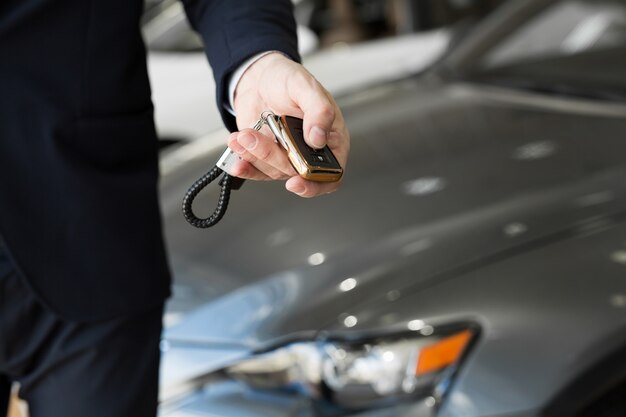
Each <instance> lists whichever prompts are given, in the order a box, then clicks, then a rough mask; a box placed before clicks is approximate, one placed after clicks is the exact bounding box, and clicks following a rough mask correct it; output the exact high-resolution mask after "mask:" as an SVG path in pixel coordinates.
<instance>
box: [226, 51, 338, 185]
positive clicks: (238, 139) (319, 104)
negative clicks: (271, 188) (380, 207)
mask: <svg viewBox="0 0 626 417" xmlns="http://www.w3.org/2000/svg"><path fill="white" fill-rule="evenodd" d="M234 101H235V102H234V107H235V114H236V115H237V126H239V128H240V129H242V130H240V131H239V132H234V133H233V134H231V135H230V138H229V139H228V146H229V147H230V148H231V149H232V150H233V151H234V152H236V153H237V154H239V156H241V157H242V158H243V160H242V161H238V162H237V163H236V164H235V165H234V166H233V168H232V171H231V173H232V174H233V175H235V176H237V177H241V178H246V179H254V180H287V182H286V184H285V186H286V188H287V189H288V190H289V191H291V192H293V193H295V194H297V195H299V196H301V197H315V196H318V195H321V194H326V193H330V192H333V191H335V190H336V189H337V188H339V183H338V182H335V183H322V182H313V181H307V180H305V179H303V178H301V177H300V176H299V175H297V173H296V171H295V170H294V169H293V167H292V166H291V164H290V163H289V159H288V158H287V155H286V153H285V152H284V150H283V149H282V147H281V146H280V145H279V144H277V143H276V142H275V141H274V136H273V135H272V133H271V132H270V131H269V129H267V127H265V128H264V129H262V130H261V131H260V132H257V131H255V130H253V129H250V126H252V125H254V123H255V122H256V121H257V120H258V119H259V116H260V115H261V113H262V112H264V111H266V110H271V111H273V112H275V113H276V114H280V115H288V116H295V117H300V118H302V119H304V126H303V127H304V140H305V141H306V142H307V144H308V145H309V146H311V147H313V148H323V147H324V146H325V145H328V147H330V149H331V150H332V151H333V153H334V154H335V156H336V157H337V160H338V161H339V163H340V164H341V166H342V168H344V170H345V167H346V162H347V160H348V152H349V150H350V136H349V134H348V130H347V129H346V126H345V123H344V120H343V116H342V114H341V111H340V110H339V107H337V104H336V103H335V101H334V100H333V98H332V97H331V95H330V93H328V91H326V90H325V89H324V87H322V86H321V85H320V83H319V82H317V80H316V79H315V78H314V77H313V76H312V75H311V74H310V73H309V72H308V71H307V70H306V69H304V67H303V66H302V65H300V64H298V63H296V62H293V61H291V60H290V59H288V58H286V57H285V56H283V55H282V54H280V53H270V54H267V55H265V56H263V57H262V58H260V59H259V60H258V61H256V62H255V63H254V64H252V65H251V66H250V68H248V69H247V70H246V72H245V73H244V74H243V76H242V77H241V79H240V81H239V84H237V89H236V90H235V100H234ZM266 129H267V130H266Z"/></svg>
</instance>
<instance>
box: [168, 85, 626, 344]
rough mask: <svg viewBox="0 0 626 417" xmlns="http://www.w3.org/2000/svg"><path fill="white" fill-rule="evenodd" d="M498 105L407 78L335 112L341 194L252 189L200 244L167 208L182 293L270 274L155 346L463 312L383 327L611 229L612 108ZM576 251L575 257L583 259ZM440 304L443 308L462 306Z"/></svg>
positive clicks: (615, 127)
mask: <svg viewBox="0 0 626 417" xmlns="http://www.w3.org/2000/svg"><path fill="white" fill-rule="evenodd" d="M509 95H510V98H514V100H513V99H511V100H509V99H508V98H505V99H502V100H500V99H498V98H495V96H494V95H493V94H491V95H490V94H487V92H486V91H484V90H483V89H481V88H465V87H464V86H459V85H440V84H438V83H437V82H433V83H427V82H425V81H418V80H412V79H409V80H404V81H399V82H396V83H392V84H389V85H384V86H381V87H380V88H378V89H371V90H368V91H367V92H365V93H363V94H360V95H352V96H350V97H348V98H347V99H346V100H344V101H343V103H341V104H342V108H343V109H344V113H345V116H346V120H347V122H348V125H349V127H350V130H351V133H352V154H351V160H350V162H349V165H348V167H347V174H346V177H345V179H344V184H343V187H342V189H341V190H340V191H339V192H337V193H335V194H332V195H328V196H324V197H320V198H317V199H313V200H304V199H299V198H297V197H294V196H291V195H289V194H288V193H286V192H285V191H284V190H283V186H282V184H278V183H252V182H248V183H246V184H245V185H244V187H243V188H242V189H241V190H240V191H237V192H236V193H234V194H233V196H232V200H231V205H230V208H229V212H228V214H227V215H226V217H225V219H224V220H222V222H221V223H220V224H219V225H218V226H217V227H216V228H214V229H210V230H208V231H207V230H196V229H193V228H192V227H190V226H188V225H186V224H185V223H184V220H183V218H182V216H181V215H180V213H179V207H178V206H176V207H174V206H173V205H172V206H171V207H170V206H168V205H167V204H165V206H164V216H165V220H166V234H167V238H168V244H169V249H170V253H171V255H172V261H173V267H174V271H175V273H176V279H177V288H178V289H179V294H181V293H182V294H187V295H188V296H189V297H190V298H193V297H192V296H190V295H191V294H199V293H202V291H203V290H202V288H205V287H207V286H211V285H214V286H216V287H221V288H224V289H231V288H237V287H241V286H243V285H245V284H247V283H251V282H254V281H257V280H258V279H259V278H261V277H269V278H267V279H265V280H263V281H260V282H258V283H256V284H251V285H248V286H246V287H244V288H243V289H239V290H237V291H234V292H233V293H231V294H229V295H227V296H225V297H222V298H220V299H218V300H216V301H214V302H212V303H209V304H207V305H205V306H204V307H202V308H200V309H198V310H197V311H196V312H195V313H193V314H191V315H189V316H188V317H187V318H186V319H185V320H184V321H183V322H181V323H179V324H178V325H176V326H174V327H172V328H170V329H169V330H168V332H167V337H168V338H169V339H171V340H178V341H193V342H198V343H212V342H214V341H218V342H223V341H224V340H232V341H237V342H238V343H243V344H247V345H249V346H258V345H259V344H264V343H267V342H269V341H272V340H275V339H277V338H281V337H285V336H287V335H295V334H300V335H302V336H305V337H306V336H310V335H311V334H314V333H315V332H317V331H319V330H323V329H330V330H333V329H335V330H336V329H342V328H344V324H343V323H344V320H345V317H347V315H354V316H355V317H357V318H358V324H357V326H356V327H355V329H367V328H371V327H380V326H385V325H388V324H389V323H396V324H397V323H402V320H404V319H409V318H415V317H436V316H437V315H455V314H458V315H463V314H465V313H464V312H466V311H477V310H471V309H465V310H464V309H461V308H459V307H456V306H455V304H451V303H449V302H448V301H446V298H445V297H444V298H443V299H442V298H441V297H440V298H439V299H438V303H437V304H438V305H439V306H440V308H438V309H433V310H432V311H427V309H426V308H425V307H422V306H420V304H417V303H411V302H410V301H406V302H403V303H398V305H402V309H400V310H398V309H397V308H394V309H393V314H392V313H391V309H390V307H388V306H390V305H392V304H394V303H391V302H392V301H396V300H399V299H403V300H407V298H405V297H406V296H408V295H411V296H413V295H412V294H416V293H417V292H422V293H426V294H427V290H428V289H429V288H434V287H436V286H438V285H443V283H444V282H448V281H450V280H451V279H461V278H463V277H464V276H465V275H466V274H468V273H470V272H472V271H476V270H478V271H480V270H481V269H482V268H487V267H488V266H489V265H492V264H499V263H502V262H505V261H506V260H507V259H511V260H513V259H515V258H516V257H519V256H523V254H525V253H534V252H533V251H538V252H537V253H539V255H536V256H541V255H540V254H541V251H542V250H544V249H542V248H544V247H545V248H547V247H551V245H558V244H564V243H563V242H566V241H568V240H570V239H571V238H573V237H574V236H577V235H579V234H580V233H582V234H585V233H589V232H590V231H595V230H596V229H597V230H603V229H605V228H608V227H610V226H611V225H612V224H613V223H619V222H621V217H620V216H621V214H620V213H621V212H622V211H623V210H625V209H626V202H625V195H626V193H625V187H626V181H625V179H626V164H625V162H624V159H623V154H624V151H625V150H626V143H625V142H624V141H623V134H622V132H624V129H625V128H626V123H625V122H624V118H623V117H615V116H616V115H620V114H621V115H624V114H626V112H625V111H624V109H623V108H619V107H616V108H611V109H610V111H608V110H607V111H606V112H603V107H602V106H601V105H598V106H596V105H594V104H592V103H587V104H584V103H583V104H584V105H574V106H570V107H571V108H570V107H568V103H567V102H565V101H564V102H559V103H557V102H554V103H551V102H541V101H539V102H537V103H535V102H533V100H532V99H531V100H526V101H525V100H523V99H520V97H517V96H515V94H514V93H510V94H509ZM505 97H508V96H505ZM524 97H526V96H524ZM528 97H532V96H528ZM522 98H523V97H522ZM604 113H606V115H603V114H604ZM216 155H217V154H215V155H211V156H209V157H207V159H206V160H202V161H198V160H195V161H192V162H190V163H189V164H187V165H185V166H182V167H180V169H178V170H176V171H174V172H171V173H170V174H168V175H167V176H166V177H165V178H164V179H163V193H164V194H165V195H167V194H168V193H172V192H173V190H176V192H178V193H180V190H182V189H184V188H185V186H187V185H189V184H191V183H192V182H193V180H194V179H195V178H196V177H198V176H199V175H201V174H202V172H203V171H204V170H206V166H205V165H206V161H212V160H213V159H214V158H216ZM215 191H216V190H211V192H207V193H206V194H204V195H201V196H200V197H199V199H198V204H197V209H198V210H199V211H202V210H204V211H206V212H209V211H210V210H212V207H213V205H214V203H215V201H216V199H217V193H216V192H215ZM559 242H560V243H559ZM578 242H579V244H580V245H581V246H580V247H579V248H578V249H577V250H574V249H573V252H572V253H577V252H578V251H580V250H582V248H583V247H584V244H585V243H584V241H578ZM615 250H618V249H615ZM605 258H606V259H608V254H607V257H605ZM605 258H603V260H606V259H605ZM541 260H542V262H546V263H548V261H549V258H547V255H546V259H541ZM577 260H578V259H577V258H574V259H573V260H572V261H573V262H575V261H577ZM581 261H582V260H581ZM504 265H505V266H506V265H507V263H506V262H505V263H504ZM514 265H515V263H514V262H512V261H511V269H514V268H515V266H514ZM183 266H184V268H183ZM504 270H505V271H506V268H504ZM546 271H547V270H546ZM511 272H512V273H511V274H510V275H511V278H509V277H504V276H503V277H502V279H503V280H504V279H511V280H512V281H511V282H510V283H509V285H510V286H512V288H515V287H516V286H521V282H522V280H531V281H532V280H535V281H537V282H541V280H545V279H547V277H546V276H544V275H542V274H541V271H537V273H536V274H534V275H533V276H529V277H526V276H519V274H513V272H514V271H511ZM547 273H548V272H546V274H547ZM513 277H515V278H513ZM550 278H551V279H557V280H567V279H568V277H564V276H559V277H550ZM348 279H350V280H349V281H346V280H348ZM352 279H353V280H352ZM601 280H602V278H601V277H600V278H599V279H598V285H600V287H601V282H602V281H601ZM342 283H343V284H342ZM562 284H563V285H566V282H565V281H564V282H563V283H562ZM350 287H354V288H350ZM459 287H460V286H459ZM181 289H182V291H181ZM605 290H606V288H605ZM185 291H186V292H185ZM451 291H452V293H450V295H449V299H450V300H453V299H455V297H458V296H459V294H455V293H454V286H452V287H451ZM206 294H207V298H210V297H211V294H209V293H208V291H207V292H206ZM581 296H582V295H581ZM182 298H184V297H182ZM410 299H411V298H410V297H409V298H408V300H410ZM522 300H524V299H523V298H522ZM175 301H176V300H175ZM514 301H515V300H508V302H514ZM517 301H519V300H517ZM546 302H548V301H547V300H546ZM192 304H193V303H192ZM431 307H432V306H431ZM433 308H434V307H433ZM386 310H389V315H386V313H385V311H386ZM374 312H375V313H374ZM385 320H386V321H385ZM353 330H354V329H353Z"/></svg>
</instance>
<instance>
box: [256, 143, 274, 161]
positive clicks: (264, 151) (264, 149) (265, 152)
mask: <svg viewBox="0 0 626 417" xmlns="http://www.w3.org/2000/svg"><path fill="white" fill-rule="evenodd" d="M271 156H272V148H271V147H269V146H261V147H260V149H259V153H258V154H257V157H258V158H259V159H260V160H262V161H267V160H268V159H270V157H271Z"/></svg>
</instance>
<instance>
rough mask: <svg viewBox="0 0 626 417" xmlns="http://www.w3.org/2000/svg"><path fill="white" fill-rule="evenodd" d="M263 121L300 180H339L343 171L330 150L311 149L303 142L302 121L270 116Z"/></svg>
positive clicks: (326, 148)
mask: <svg viewBox="0 0 626 417" xmlns="http://www.w3.org/2000/svg"><path fill="white" fill-rule="evenodd" d="M265 121H266V123H267V125H268V126H269V128H270V129H271V131H272V133H273V134H274V136H276V140H277V141H278V143H280V145H281V146H282V147H283V148H284V149H285V150H286V151H287V156H288V158H289V161H290V162H291V165H293V167H294V169H295V170H296V172H297V173H298V174H299V175H300V176H301V177H302V178H304V179H307V180H311V181H322V182H333V181H339V180H340V179H341V176H342V175H343V169H342V168H341V166H340V165H339V161H337V158H335V155H334V154H333V153H332V151H331V150H330V148H329V147H328V146H325V147H324V148H322V149H313V148H311V147H310V146H309V145H307V144H306V142H305V141H304V132H303V130H302V119H299V118H297V117H292V116H277V115H275V114H270V115H268V116H267V117H266V120H265Z"/></svg>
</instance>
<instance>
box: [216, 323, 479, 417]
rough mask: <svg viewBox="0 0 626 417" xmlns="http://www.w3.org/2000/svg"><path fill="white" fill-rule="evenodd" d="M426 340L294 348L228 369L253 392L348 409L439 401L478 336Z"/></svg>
mask: <svg viewBox="0 0 626 417" xmlns="http://www.w3.org/2000/svg"><path fill="white" fill-rule="evenodd" d="M455 328H456V330H454V331H443V332H436V333H433V334H431V335H428V336H422V335H419V336H417V337H416V336H415V334H402V335H392V336H386V337H377V338H368V339H361V340H341V339H332V340H325V341H319V342H308V343H294V344H290V345H287V346H284V347H281V348H279V349H276V350H273V351H270V352H267V353H262V354H259V355H256V356H255V357H253V358H251V359H248V360H246V361H244V362H241V363H238V364H236V365H234V366H231V367H229V368H228V369H227V370H226V372H227V373H228V374H229V375H230V376H231V377H232V378H234V379H237V380H240V381H243V382H245V383H247V384H248V385H250V386H252V387H255V388H265V389H267V388H270V389H271V388H283V389H284V388H288V389H295V390H297V391H299V392H302V393H304V394H307V395H309V396H311V397H313V398H320V399H321V398H324V399H327V400H330V401H332V402H333V403H335V404H337V405H340V406H343V407H347V408H361V407H366V406H369V405H373V404H375V403H377V402H384V401H385V400H389V399H394V400H398V399H401V398H405V397H406V398H416V397H428V396H432V397H434V398H435V399H440V398H441V397H442V395H443V394H444V393H445V390H446V388H447V387H448V386H449V382H450V379H451V377H452V376H453V374H454V372H455V370H456V369H457V368H458V365H459V363H460V361H461V359H462V357H463V356H464V354H465V353H466V351H467V349H468V347H469V345H470V344H471V342H472V340H473V339H474V338H475V336H476V335H477V330H476V328H475V327H465V328H461V329H459V327H457V326H455Z"/></svg>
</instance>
